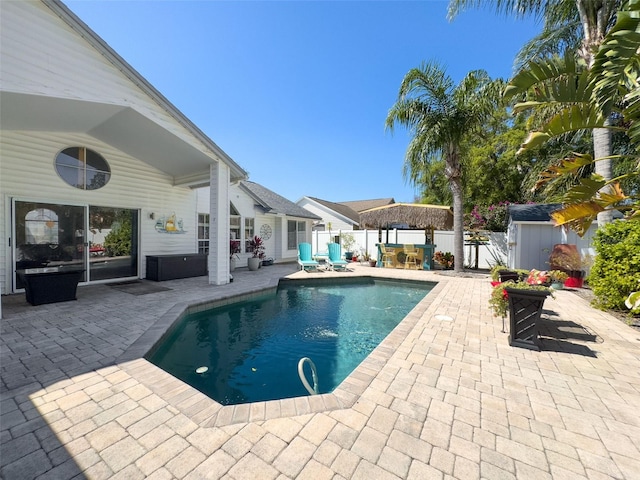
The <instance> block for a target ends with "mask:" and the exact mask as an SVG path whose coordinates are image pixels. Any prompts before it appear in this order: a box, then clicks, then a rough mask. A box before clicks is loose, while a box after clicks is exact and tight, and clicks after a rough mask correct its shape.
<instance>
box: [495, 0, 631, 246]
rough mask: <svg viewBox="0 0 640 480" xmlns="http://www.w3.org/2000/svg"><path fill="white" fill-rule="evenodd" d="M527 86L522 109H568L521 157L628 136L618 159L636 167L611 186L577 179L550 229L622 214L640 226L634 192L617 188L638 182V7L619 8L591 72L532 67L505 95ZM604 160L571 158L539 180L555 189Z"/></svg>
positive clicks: (581, 227)
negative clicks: (560, 145) (607, 135)
mask: <svg viewBox="0 0 640 480" xmlns="http://www.w3.org/2000/svg"><path fill="white" fill-rule="evenodd" d="M532 85H536V88H535V89H534V90H536V91H537V92H538V93H536V94H535V95H533V96H531V97H530V101H529V102H526V103H527V104H528V105H529V106H531V105H532V104H537V105H540V106H543V107H549V106H550V105H553V102H555V101H558V100H559V101H560V103H562V104H563V105H565V107H566V106H568V108H562V109H558V110H557V112H556V115H555V116H554V117H552V118H551V120H550V121H548V122H546V123H544V124H543V125H542V126H541V128H540V129H539V130H538V131H535V132H532V133H531V134H530V135H529V138H528V139H527V141H526V142H525V143H524V144H523V148H524V149H527V148H532V147H536V146H538V145H540V144H541V143H543V142H545V141H547V140H549V139H551V138H554V137H560V136H563V135H565V134H567V133H571V132H574V131H578V130H583V129H603V128H604V129H608V130H611V131H613V130H618V131H622V132H624V133H625V134H626V135H627V136H628V139H629V142H630V143H629V145H630V148H629V149H628V151H627V152H626V155H618V156H616V158H621V159H625V158H627V159H629V160H631V162H629V163H633V164H635V168H633V169H630V170H629V171H626V172H625V173H624V174H622V175H620V176H619V177H617V178H613V179H606V178H604V177H603V176H601V175H598V174H597V173H596V174H594V175H592V176H591V178H586V179H582V180H581V181H580V184H579V185H576V186H575V187H572V188H570V189H569V191H568V192H567V193H566V195H565V196H564V203H565V207H564V208H563V209H562V210H560V211H559V212H555V213H554V214H553V217H554V220H555V221H556V223H557V224H559V225H565V224H566V225H569V226H571V228H573V229H574V230H576V231H577V232H578V233H579V234H584V232H585V229H586V228H588V226H589V225H590V224H591V221H592V220H593V219H594V218H595V217H596V215H598V214H599V213H601V212H608V213H612V212H613V211H614V210H620V211H623V212H625V213H626V217H627V218H628V219H630V220H640V192H638V191H637V190H632V191H629V192H626V193H625V192H623V190H622V188H621V181H623V180H625V179H629V178H637V177H639V176H640V155H639V154H640V0H629V1H628V2H625V4H624V6H623V8H622V10H621V11H620V12H618V14H617V22H616V24H615V25H614V26H613V27H612V28H611V29H610V30H609V32H608V34H607V35H606V36H605V38H604V39H603V42H602V44H601V46H600V49H599V51H598V52H597V54H596V57H595V62H594V64H593V66H592V68H591V69H590V70H589V71H586V70H585V71H583V72H579V71H577V69H576V68H575V65H574V62H573V61H572V59H571V58H565V59H564V61H560V60H555V61H554V60H550V61H546V62H544V61H542V62H534V63H531V64H529V68H528V69H525V70H523V71H522V72H520V73H519V74H518V75H516V77H514V79H513V80H512V81H511V82H510V84H509V86H508V87H507V89H506V95H510V94H511V93H513V92H518V91H531V88H530V87H531V86H532ZM514 108H516V109H517V108H519V107H518V105H516V106H515V107H514ZM551 108H553V107H551ZM612 114H614V115H615V116H616V117H618V118H619V119H620V121H619V122H618V124H617V125H611V124H608V123H607V122H606V119H608V118H610V117H611V115H612ZM605 160H606V159H603V158H597V157H596V158H593V157H592V156H591V155H588V154H573V155H571V156H570V157H568V158H565V159H563V160H562V161H561V162H560V163H559V164H558V165H554V166H552V167H550V168H549V169H548V170H547V171H545V172H543V173H542V175H541V177H540V181H539V183H540V184H548V183H554V182H557V181H561V180H562V179H563V178H564V177H566V176H568V175H573V174H574V173H575V172H576V171H578V170H579V169H580V168H582V167H583V166H586V165H590V164H593V163H595V164H596V165H597V164H598V163H600V162H603V161H605ZM604 187H606V190H603V188H604Z"/></svg>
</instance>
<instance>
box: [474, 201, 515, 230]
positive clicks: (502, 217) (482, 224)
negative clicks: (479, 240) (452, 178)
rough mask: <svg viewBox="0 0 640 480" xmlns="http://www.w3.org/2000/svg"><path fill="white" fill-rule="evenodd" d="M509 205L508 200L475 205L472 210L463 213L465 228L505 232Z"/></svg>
mask: <svg viewBox="0 0 640 480" xmlns="http://www.w3.org/2000/svg"><path fill="white" fill-rule="evenodd" d="M509 205H510V203H509V202H500V203H498V204H497V205H475V206H474V207H473V210H471V212H470V213H467V214H466V215H465V222H464V223H465V228H466V229H468V230H488V231H490V232H506V231H507V209H508V207H509Z"/></svg>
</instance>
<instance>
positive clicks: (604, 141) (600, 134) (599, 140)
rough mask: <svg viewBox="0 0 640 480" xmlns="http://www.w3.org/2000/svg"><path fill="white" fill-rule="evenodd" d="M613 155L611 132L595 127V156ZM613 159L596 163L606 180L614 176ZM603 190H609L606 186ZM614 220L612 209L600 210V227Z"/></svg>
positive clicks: (598, 170) (596, 168)
mask: <svg viewBox="0 0 640 480" xmlns="http://www.w3.org/2000/svg"><path fill="white" fill-rule="evenodd" d="M609 155H611V132H610V131H609V130H607V129H605V128H595V129H594V130H593V158H595V159H598V158H604V157H608V156H609ZM612 168H613V165H612V161H611V159H607V160H600V161H598V162H596V163H595V172H596V173H597V174H599V175H602V177H603V178H604V179H605V180H611V179H612V178H613V172H612ZM603 190H605V191H606V190H608V187H605V188H604V189H603ZM612 221H613V213H612V212H611V211H606V212H600V213H599V214H598V227H602V226H603V225H605V224H607V223H610V222H612Z"/></svg>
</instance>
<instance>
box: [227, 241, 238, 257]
mask: <svg viewBox="0 0 640 480" xmlns="http://www.w3.org/2000/svg"><path fill="white" fill-rule="evenodd" d="M239 253H240V240H230V241H229V258H234V257H235V258H239V257H238V254H239Z"/></svg>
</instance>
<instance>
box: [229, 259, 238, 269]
mask: <svg viewBox="0 0 640 480" xmlns="http://www.w3.org/2000/svg"><path fill="white" fill-rule="evenodd" d="M235 269H236V259H235V258H232V259H231V260H229V271H230V272H233V271H234V270H235Z"/></svg>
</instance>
